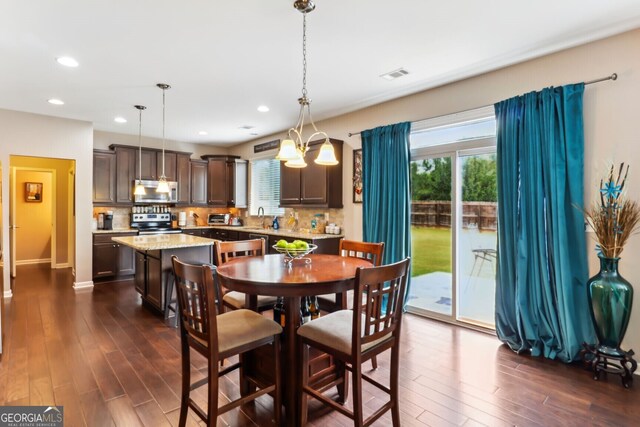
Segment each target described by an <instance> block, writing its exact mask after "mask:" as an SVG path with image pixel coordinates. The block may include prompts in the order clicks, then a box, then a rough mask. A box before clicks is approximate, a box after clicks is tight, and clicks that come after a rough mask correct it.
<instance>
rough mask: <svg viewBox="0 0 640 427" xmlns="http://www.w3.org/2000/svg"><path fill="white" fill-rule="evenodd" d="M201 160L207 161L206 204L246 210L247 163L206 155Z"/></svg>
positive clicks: (237, 159) (229, 157) (232, 157)
mask: <svg viewBox="0 0 640 427" xmlns="http://www.w3.org/2000/svg"><path fill="white" fill-rule="evenodd" d="M202 159H204V160H206V161H207V204H208V205H210V206H220V207H236V208H246V207H247V206H248V195H247V171H248V169H247V161H246V160H242V159H240V158H239V157H237V156H219V155H206V156H202Z"/></svg>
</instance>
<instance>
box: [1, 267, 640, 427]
mask: <svg viewBox="0 0 640 427" xmlns="http://www.w3.org/2000/svg"><path fill="white" fill-rule="evenodd" d="M71 284H72V277H71V275H70V272H69V270H49V269H48V268H47V267H46V266H22V267H19V268H18V277H17V279H16V281H15V286H14V297H13V298H12V299H11V300H9V301H5V310H4V319H3V326H4V354H3V355H2V359H1V361H0V404H2V405H27V404H31V405H50V404H54V403H55V404H56V405H64V413H65V426H67V427H69V426H89V427H95V426H112V425H117V426H139V425H143V426H150V427H156V426H176V425H177V422H178V411H179V405H180V401H179V398H178V393H179V390H180V352H179V338H178V334H177V332H176V329H173V328H169V327H167V326H166V325H165V324H164V323H163V321H162V319H161V318H160V317H157V316H155V315H153V314H151V313H150V312H149V311H148V310H147V309H145V308H143V307H142V306H141V305H140V298H139V296H138V295H137V294H136V293H135V291H134V289H133V283H132V282H130V281H126V282H118V283H105V284H98V285H96V286H95V288H94V290H93V292H90V291H89V292H87V291H85V292H78V293H76V292H74V291H73V289H72V288H71ZM403 326H404V331H403V341H402V361H401V365H400V366H401V372H400V386H401V390H400V396H401V400H400V410H401V412H402V424H403V425H404V426H425V425H429V426H480V425H487V426H513V425H518V426H586V425H593V426H636V425H639V423H640V421H639V420H640V381H636V384H635V386H634V387H633V388H631V389H630V390H625V389H624V388H623V387H622V386H621V383H620V380H619V378H618V377H610V378H609V379H608V380H607V379H605V380H603V381H601V382H596V381H593V380H592V379H591V375H590V373H589V372H587V371H585V370H584V369H582V368H581V367H579V366H567V365H564V364H561V363H557V362H553V361H549V360H544V359H537V358H531V357H525V356H518V355H516V354H514V353H512V352H511V351H510V350H508V349H507V348H505V347H504V346H502V345H500V343H499V341H498V340H497V339H496V338H495V337H492V336H489V335H486V334H482V333H478V332H474V331H470V330H466V329H461V328H457V327H453V326H449V325H446V324H442V323H439V322H434V321H430V320H425V319H422V318H419V317H415V316H412V315H406V317H405V320H404V323H403ZM193 361H194V363H193V367H192V371H193V376H194V377H203V376H204V374H203V372H206V369H205V363H204V359H202V358H199V357H198V356H197V355H195V354H194V358H193ZM378 364H379V368H378V370H377V371H376V372H375V373H374V375H375V376H376V377H379V378H383V379H385V380H386V378H387V377H388V370H387V369H388V366H389V361H388V358H384V357H381V358H379V359H378ZM284 369H286V367H285V368H284ZM290 374H291V375H296V373H293V372H292V373H290ZM236 380H237V376H236V377H235V379H234V381H236ZM237 394H238V391H237V387H236V384H232V383H231V382H230V381H229V380H223V383H222V388H221V399H222V400H223V401H224V400H226V399H227V398H228V397H234V396H237ZM365 395H366V396H365V399H364V400H365V402H366V403H365V406H366V407H367V408H368V410H369V411H373V410H375V408H376V407H377V405H379V404H381V403H382V399H383V398H384V396H383V395H382V394H381V393H380V392H379V391H378V390H376V389H374V388H371V387H366V388H365ZM198 396H199V397H200V399H201V400H202V401H201V404H202V405H205V402H206V401H205V400H204V396H205V395H204V393H203V392H200V393H199V394H198ZM205 407H206V406H205ZM309 417H310V425H313V426H323V427H325V426H348V425H349V422H348V421H349V420H348V419H346V418H344V417H342V416H340V415H339V414H336V413H333V412H330V411H328V410H326V409H324V408H322V407H320V406H319V405H318V404H317V403H312V404H311V405H310V413H309ZM270 420H271V399H270V398H269V397H266V396H264V397H262V398H260V399H259V400H258V402H257V403H256V404H255V405H249V406H247V407H245V408H242V409H237V410H234V411H231V412H230V413H227V414H225V415H224V416H223V417H221V418H220V419H219V422H218V425H233V426H255V425H259V426H262V425H270V424H271V421H270ZM390 424H391V422H390V418H389V417H385V418H383V419H382V420H379V421H378V422H377V423H376V424H375V425H377V426H387V425H390ZM189 425H191V426H196V425H201V423H200V422H198V421H197V420H196V418H195V415H193V416H191V417H190V419H189Z"/></svg>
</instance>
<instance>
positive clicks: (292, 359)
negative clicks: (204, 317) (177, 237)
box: [217, 254, 372, 426]
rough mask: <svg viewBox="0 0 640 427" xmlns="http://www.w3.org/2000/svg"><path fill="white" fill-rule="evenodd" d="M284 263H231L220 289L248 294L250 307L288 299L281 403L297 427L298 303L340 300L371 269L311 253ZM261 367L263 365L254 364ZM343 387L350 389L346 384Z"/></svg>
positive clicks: (221, 270) (267, 258)
mask: <svg viewBox="0 0 640 427" xmlns="http://www.w3.org/2000/svg"><path fill="white" fill-rule="evenodd" d="M286 260H287V259H286V258H285V255H282V254H273V255H264V256H251V257H238V258H235V259H233V258H232V259H230V260H229V261H228V262H226V263H225V264H223V265H221V266H219V267H218V269H217V272H218V277H219V279H220V285H221V286H222V287H224V288H226V289H229V290H233V291H238V292H244V293H245V298H246V304H245V307H247V308H255V307H257V295H269V296H276V297H283V298H284V314H285V322H284V327H283V340H282V353H281V359H280V360H281V364H282V367H281V369H280V371H281V372H282V381H281V385H282V388H283V389H282V401H283V404H284V406H285V411H286V417H285V419H286V420H287V425H292V426H293V425H298V424H299V422H300V420H299V418H300V417H299V414H300V403H301V396H302V392H301V388H302V382H301V376H302V371H301V369H302V368H301V358H302V353H301V351H302V349H301V346H299V345H298V339H297V334H296V332H297V329H298V327H299V326H300V320H301V316H300V299H301V297H305V296H314V295H324V294H334V293H335V294H338V295H342V294H343V293H345V292H347V291H349V290H351V289H353V287H354V281H355V275H356V270H357V269H358V268H359V267H371V266H372V264H371V262H370V261H368V260H366V259H361V258H354V257H344V256H339V255H327V254H309V255H307V256H306V257H305V258H304V259H294V260H293V262H291V263H287V262H285V261H286ZM320 308H321V309H322V307H320ZM257 365H260V363H257V364H254V366H257ZM343 386H344V387H345V389H346V384H344V385H343ZM343 392H344V391H343ZM344 393H346V392H344ZM343 397H346V396H343Z"/></svg>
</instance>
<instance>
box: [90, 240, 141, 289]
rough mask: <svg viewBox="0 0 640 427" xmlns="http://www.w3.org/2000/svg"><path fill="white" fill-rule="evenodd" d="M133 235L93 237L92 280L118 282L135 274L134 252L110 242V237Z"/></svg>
mask: <svg viewBox="0 0 640 427" xmlns="http://www.w3.org/2000/svg"><path fill="white" fill-rule="evenodd" d="M135 235H136V233H107V234H94V235H93V280H102V281H106V280H114V279H115V280H119V279H123V278H128V277H130V276H131V275H133V274H134V273H135V255H134V250H133V249H131V248H130V247H128V246H124V245H121V244H119V243H116V242H114V241H113V240H111V238H112V237H121V236H135Z"/></svg>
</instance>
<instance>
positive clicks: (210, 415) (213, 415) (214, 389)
mask: <svg viewBox="0 0 640 427" xmlns="http://www.w3.org/2000/svg"><path fill="white" fill-rule="evenodd" d="M208 365H209V368H208V371H209V372H208V373H209V387H208V390H209V396H208V399H207V403H208V407H207V419H208V420H207V421H208V422H207V425H210V426H213V425H216V423H217V420H218V382H219V381H218V362H217V361H216V360H213V359H209V361H208Z"/></svg>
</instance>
